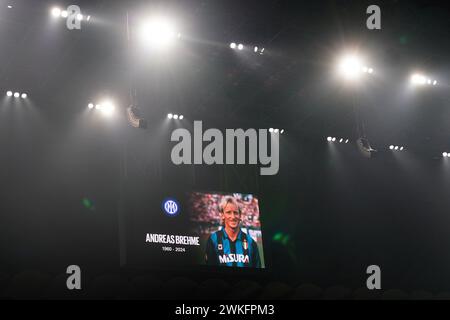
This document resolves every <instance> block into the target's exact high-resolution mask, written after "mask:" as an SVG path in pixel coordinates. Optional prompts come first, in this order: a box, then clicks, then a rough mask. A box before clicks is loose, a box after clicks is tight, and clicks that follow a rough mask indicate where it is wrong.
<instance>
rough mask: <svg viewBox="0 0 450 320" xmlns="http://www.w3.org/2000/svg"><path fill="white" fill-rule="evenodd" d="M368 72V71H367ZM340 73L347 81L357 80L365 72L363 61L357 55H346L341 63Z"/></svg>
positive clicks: (339, 66)
mask: <svg viewBox="0 0 450 320" xmlns="http://www.w3.org/2000/svg"><path fill="white" fill-rule="evenodd" d="M367 70H368V69H367ZM338 71H339V73H340V75H341V76H342V77H343V78H344V79H347V80H356V79H358V78H359V77H360V75H361V71H363V65H362V63H361V59H360V58H359V57H357V56H355V55H346V56H344V57H343V58H341V60H340V61H339V65H338Z"/></svg>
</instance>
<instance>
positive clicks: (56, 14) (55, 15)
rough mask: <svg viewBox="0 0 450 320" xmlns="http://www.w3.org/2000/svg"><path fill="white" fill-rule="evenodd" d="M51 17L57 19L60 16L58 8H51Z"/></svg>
mask: <svg viewBox="0 0 450 320" xmlns="http://www.w3.org/2000/svg"><path fill="white" fill-rule="evenodd" d="M52 15H53V16H54V17H55V18H57V17H59V16H60V15H61V9H59V8H53V9H52Z"/></svg>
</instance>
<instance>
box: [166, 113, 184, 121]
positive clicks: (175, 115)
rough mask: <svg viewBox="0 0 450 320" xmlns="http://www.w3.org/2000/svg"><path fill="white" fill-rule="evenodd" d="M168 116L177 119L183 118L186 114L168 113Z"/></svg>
mask: <svg viewBox="0 0 450 320" xmlns="http://www.w3.org/2000/svg"><path fill="white" fill-rule="evenodd" d="M167 118H169V119H175V120H183V118H184V116H183V115H182V114H180V115H178V114H173V113H169V114H168V115H167Z"/></svg>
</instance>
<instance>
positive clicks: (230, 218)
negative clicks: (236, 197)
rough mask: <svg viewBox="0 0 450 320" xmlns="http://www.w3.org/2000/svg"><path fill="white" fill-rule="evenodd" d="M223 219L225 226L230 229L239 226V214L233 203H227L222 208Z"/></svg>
mask: <svg viewBox="0 0 450 320" xmlns="http://www.w3.org/2000/svg"><path fill="white" fill-rule="evenodd" d="M223 220H224V223H225V227H228V228H231V229H236V228H238V227H239V223H240V222H241V214H240V213H239V209H238V207H237V206H236V205H235V204H233V203H227V205H226V206H225V208H223Z"/></svg>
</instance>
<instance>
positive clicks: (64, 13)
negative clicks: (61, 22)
mask: <svg viewBox="0 0 450 320" xmlns="http://www.w3.org/2000/svg"><path fill="white" fill-rule="evenodd" d="M68 16H69V13H68V12H67V11H66V10H64V11H61V17H63V18H67V17H68Z"/></svg>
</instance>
